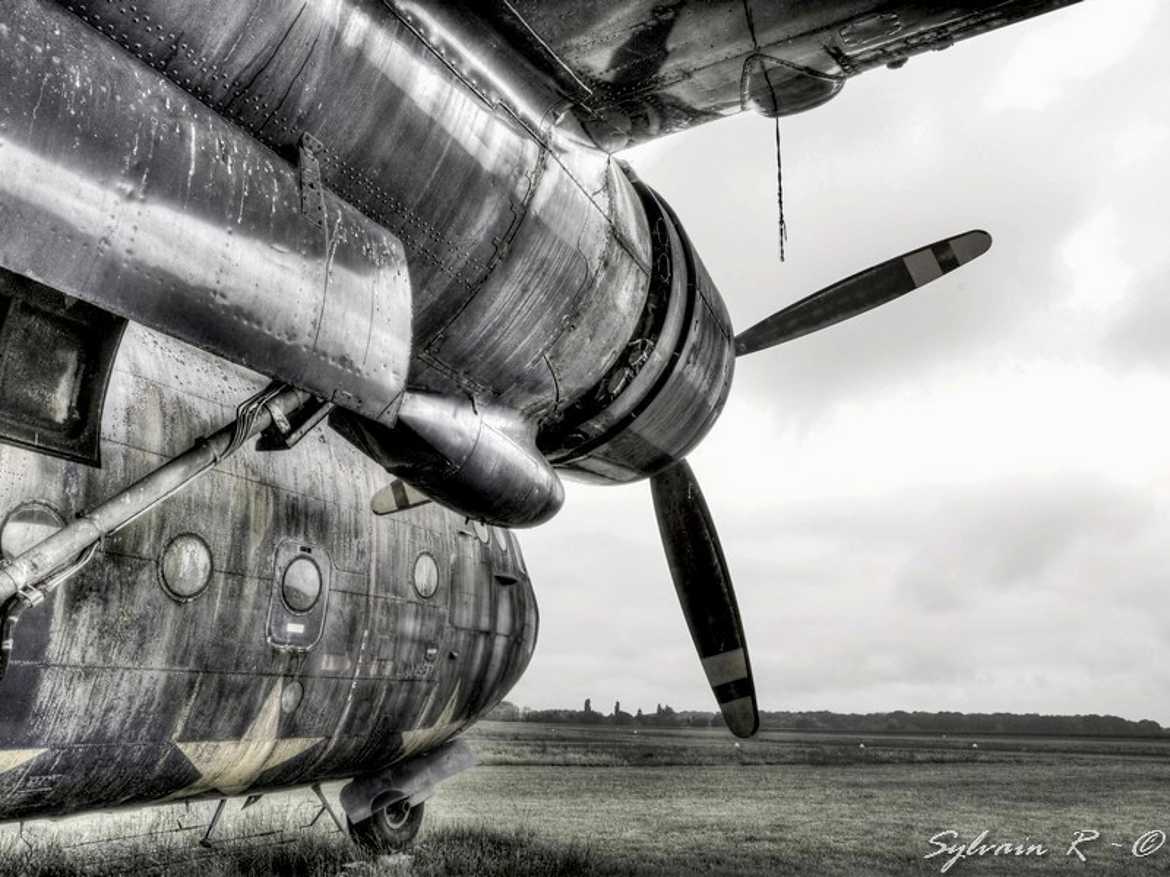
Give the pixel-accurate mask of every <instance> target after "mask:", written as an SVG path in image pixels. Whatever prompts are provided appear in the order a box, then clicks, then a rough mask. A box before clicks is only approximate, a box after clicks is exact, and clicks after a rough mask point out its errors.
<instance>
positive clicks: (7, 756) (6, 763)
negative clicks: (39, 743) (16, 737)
mask: <svg viewBox="0 0 1170 877" xmlns="http://www.w3.org/2000/svg"><path fill="white" fill-rule="evenodd" d="M47 751H48V750H47V749H0V773H8V771H10V770H16V769H17V768H18V767H20V766H21V765H23V764H28V762H30V761H32V760H33V759H34V758H36V757H37V756H38V755H40V754H41V753H42V752H47Z"/></svg>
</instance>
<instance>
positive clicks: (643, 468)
mask: <svg viewBox="0 0 1170 877" xmlns="http://www.w3.org/2000/svg"><path fill="white" fill-rule="evenodd" d="M1063 2H1064V0H1016V2H1008V3H1000V4H966V5H962V4H960V5H959V6H957V7H955V8H951V6H947V7H946V8H945V9H944V8H942V6H939V8H938V9H935V6H936V4H923V3H912V2H906V3H901V4H882V3H878V2H877V0H850V2H847V3H842V4H841V8H840V10H838V11H839V12H840V15H839V16H838V15H836V14H835V13H833V10H831V9H830V10H827V11H826V10H825V9H822V8H821V7H824V6H826V4H798V7H799V8H798V11H797V13H793V14H792V15H789V13H788V11H787V10H788V7H784V8H783V9H781V7H780V6H775V7H774V8H772V7H769V10H770V11H765V12H763V13H761V15H760V17H759V19H758V20H757V22H756V24H757V25H758V28H757V27H755V26H753V25H752V21H751V16H750V10H749V9H748V7H749V6H750V4H739V3H731V2H725V0H721V2H714V3H710V4H697V3H694V4H687V3H674V4H657V3H651V2H649V0H647V2H641V0H639V2H634V3H629V4H627V5H628V8H627V9H626V10H625V11H624V12H622V13H621V14H617V13H614V12H613V11H612V10H609V12H608V13H607V12H606V10H605V9H601V10H600V11H598V10H593V11H591V10H590V9H589V8H588V7H589V6H590V5H589V4H563V3H559V2H558V3H555V4H548V5H545V6H543V7H542V6H541V5H539V4H534V3H527V2H525V3H517V4H515V5H513V4H502V5H500V4H484V8H482V9H476V4H470V3H469V4H457V3H437V2H435V3H426V2H414V0H384V2H379V0H309V2H306V3H296V4H294V3H288V2H286V0H248V2H241V0H189V2H176V0H136V2H134V3H110V2H105V0H60V2H52V0H9V2H7V3H4V4H2V5H0V269H2V272H0V281H3V284H4V285H5V289H6V290H9V291H11V289H16V288H17V287H21V288H22V289H24V290H25V292H28V293H29V294H30V295H32V299H30V301H33V302H34V304H35V300H40V299H37V296H42V299H43V295H42V293H43V291H44V290H48V295H49V298H50V299H52V298H53V296H56V295H58V294H64V296H63V297H62V298H61V299H60V301H56V300H53V301H49V300H48V299H43V300H40V304H37V305H36V306H35V307H34V306H30V309H27V310H22V307H23V306H16V305H13V304H11V303H0V318H2V320H0V321H2V322H3V326H2V327H0V340H2V341H3V344H2V346H0V441H2V443H0V515H4V516H6V518H7V519H9V520H17V519H19V521H20V522H21V524H20V527H18V528H17V530H15V531H12V532H16V533H17V534H18V535H20V537H21V538H16V537H15V536H14V537H13V538H12V540H10V542H12V544H10V545H8V546H7V547H5V546H3V545H0V548H4V551H5V552H6V559H11V556H12V555H11V551H15V550H23V548H27V547H28V546H27V544H26V543H27V542H28V541H29V539H31V536H30V534H32V535H35V534H36V533H37V532H38V529H37V528H38V527H39V528H41V530H42V531H43V532H42V533H41V535H42V537H44V535H45V534H46V533H47V532H50V531H51V529H52V526H53V525H54V521H57V522H63V521H64V520H67V519H69V518H70V517H72V516H73V515H75V514H77V513H79V512H81V511H84V510H86V509H89V508H92V507H93V506H94V505H95V504H97V503H99V502H101V501H103V500H106V499H107V498H109V497H110V496H111V495H114V494H117V493H118V491H120V490H122V489H123V488H125V487H126V485H127V484H129V483H130V482H133V481H134V480H135V479H137V478H138V477H139V476H141V475H143V474H144V473H146V472H148V471H150V470H152V469H153V468H155V467H156V466H158V465H159V464H160V463H161V462H162V461H163V460H164V459H166V458H168V457H170V456H172V455H174V454H176V453H178V452H179V451H180V450H182V449H184V448H187V447H188V446H189V445H190V444H191V443H192V442H193V441H194V440H195V439H196V438H197V437H198V436H200V435H205V434H207V433H208V432H209V431H210V430H211V429H213V428H215V427H218V426H221V425H222V424H224V423H225V422H226V421H229V420H230V419H231V413H232V412H233V411H234V410H235V406H236V405H237V404H239V403H240V402H241V401H242V400H243V399H245V398H246V397H248V396H250V395H252V394H253V392H254V391H256V390H257V389H258V388H260V387H261V386H262V385H263V384H264V383H265V379H266V378H271V379H275V380H277V381H279V382H281V383H283V384H286V385H289V386H290V387H291V388H292V389H291V390H287V392H290V393H303V394H308V393H311V394H313V395H314V396H316V397H318V402H319V404H321V405H322V406H325V405H326V404H334V405H336V406H337V407H336V409H334V410H333V413H332V414H331V415H330V421H329V422H330V424H331V426H332V428H327V427H326V426H325V425H324V423H322V424H320V425H319V426H318V427H317V428H316V429H315V431H313V432H311V433H310V434H309V435H308V437H307V438H305V439H304V440H303V441H301V442H300V443H299V444H296V445H295V446H294V447H292V448H291V449H289V450H286V451H281V452H267V453H258V452H252V451H250V450H249V451H247V452H244V453H240V454H238V455H236V456H233V457H231V458H230V459H227V460H226V461H224V462H221V463H220V464H219V465H218V466H216V468H215V469H214V470H213V471H211V473H210V474H207V475H204V476H202V477H201V478H200V479H199V480H198V481H196V482H194V483H192V484H191V485H190V486H189V487H187V488H186V489H185V490H184V491H183V492H182V493H179V494H177V495H175V496H173V497H171V498H169V499H167V500H166V501H165V502H163V503H162V504H160V505H158V506H157V507H155V508H153V509H152V510H150V511H148V512H146V513H145V514H143V515H142V516H141V517H138V518H137V519H135V520H133V522H132V523H131V524H129V525H128V526H126V527H125V528H124V529H121V530H119V531H118V532H117V533H116V534H114V535H112V536H110V537H109V538H106V539H105V540H104V541H103V542H102V544H101V546H100V548H99V549H98V550H97V552H96V554H95V555H94V556H93V558H92V560H91V561H90V562H89V563H88V565H87V566H85V567H84V568H83V569H82V570H81V572H79V573H77V574H76V575H75V576H74V577H73V578H72V579H71V580H69V581H68V583H67V584H66V585H64V586H63V587H61V588H59V589H58V590H56V591H54V592H53V594H52V596H51V597H50V598H49V599H48V600H47V601H46V602H45V603H43V604H41V605H34V606H33V608H30V610H29V611H28V612H25V613H23V615H22V616H21V620H20V624H19V626H18V628H17V629H16V631H15V634H14V635H13V637H12V638H13V647H12V648H11V650H10V652H11V660H9V661H8V663H7V666H6V667H2V673H3V676H2V679H0V819H18V818H25V817H30V816H35V815H45V814H65V813H69V812H74V811H77V810H81V809H87V808H94V807H111V806H120V805H131V804H137V803H144V802H149V801H159V800H172V799H176V798H182V797H189V796H196V795H218V794H236V793H240V792H244V791H247V792H253V793H255V792H257V791H260V790H264V789H268V788H277V787H283V786H289V785H296V784H302V783H309V782H316V781H320V780H325V779H332V778H340V777H353V776H357V775H363V774H366V775H368V774H375V773H377V772H378V771H380V770H382V769H383V768H385V767H387V766H389V765H391V764H393V763H395V762H400V761H402V760H403V759H406V758H408V757H410V756H412V755H416V754H419V753H423V752H426V751H428V750H431V749H434V747H436V746H438V745H440V744H441V743H443V742H444V741H446V740H448V739H449V738H451V737H453V736H454V735H456V734H457V733H458V732H459V731H460V730H461V729H463V728H464V727H466V726H467V724H469V723H470V722H472V721H474V720H475V718H476V717H477V716H479V715H481V714H482V713H483V712H484V711H485V710H486V709H488V708H489V707H490V706H491V705H492V704H494V703H495V702H496V701H498V700H499V699H500V698H502V697H503V695H504V694H505V693H506V692H507V690H508V689H509V688H510V687H511V686H512V684H514V682H515V681H516V679H517V678H518V677H519V675H520V674H521V673H522V672H523V670H524V667H525V666H526V664H527V662H528V660H529V658H530V656H531V653H532V649H533V646H534V642H535V636H536V625H537V622H536V606H535V602H534V600H533V596H532V590H531V585H530V582H529V580H528V576H527V573H526V571H525V569H524V566H523V561H522V560H521V558H520V554H519V549H518V546H517V544H516V542H515V539H514V538H513V537H512V535H511V533H510V532H509V531H508V530H506V529H501V528H498V527H490V526H487V525H485V524H483V523H480V522H479V521H483V520H487V521H495V522H500V523H507V524H508V525H511V526H527V525H532V524H535V523H539V522H540V521H542V520H544V519H546V518H547V517H549V516H550V515H551V514H554V513H555V512H556V510H557V509H558V508H559V506H560V503H561V501H562V499H563V490H562V489H561V485H560V481H559V479H558V475H557V472H568V473H572V474H575V475H578V476H580V477H584V478H589V479H594V480H600V481H607V482H625V481H630V480H634V479H637V478H643V477H646V476H648V475H652V474H654V473H656V472H659V471H661V470H663V469H664V468H665V467H667V466H669V465H670V464H671V463H673V462H674V461H677V460H679V459H681V458H682V457H684V456H685V455H686V453H687V452H688V451H689V450H690V449H691V448H692V447H694V445H695V444H696V443H697V442H698V441H699V440H701V438H702V437H703V436H704V435H705V434H706V432H707V431H708V430H709V429H710V427H711V425H712V424H713V422H714V420H715V418H716V417H717V416H718V414H719V412H720V410H721V409H722V406H723V404H724V401H725V399H726V396H727V392H728V389H729V387H730V382H731V377H732V368H733V362H734V350H733V334H732V331H731V327H730V324H729V321H728V316H727V311H726V308H725V307H724V305H723V302H722V300H721V298H720V296H719V293H718V291H717V290H716V288H715V285H714V283H713V282H712V280H711V278H710V277H709V275H708V274H707V272H706V270H705V269H704V267H703V264H702V262H701V260H700V259H699V257H698V255H697V254H696V252H695V249H694V247H693V246H692V245H691V243H690V241H689V240H688V239H687V236H686V234H685V232H684V231H683V229H682V228H681V225H680V223H679V222H678V219H677V217H675V216H674V214H673V213H672V212H671V210H670V209H669V207H667V206H666V205H665V204H664V203H662V201H661V200H660V199H659V198H658V197H657V195H656V194H655V193H654V192H653V191H652V190H650V189H649V188H648V187H646V186H645V185H643V184H642V183H641V182H639V181H637V180H636V179H634V178H633V176H632V174H631V173H630V172H629V171H628V169H627V168H625V167H624V166H623V165H622V164H621V163H620V162H619V161H617V160H616V159H614V158H613V157H612V156H611V155H609V154H608V153H607V152H606V151H605V149H604V148H602V147H606V146H610V147H615V148H616V147H617V146H620V145H624V144H626V143H629V142H638V141H641V140H645V139H649V138H650V137H652V136H655V134H656V133H659V132H662V131H668V130H674V129H676V128H679V127H685V126H686V125H687V124H690V123H692V122H694V121H701V120H703V119H706V118H714V117H715V116H717V115H724V114H727V113H730V112H732V111H734V110H735V109H736V108H738V109H744V108H754V109H757V110H760V111H762V112H765V113H767V114H770V115H778V114H784V113H786V112H791V111H797V110H800V109H804V108H807V107H811V106H815V105H817V104H818V103H820V102H822V101H823V100H827V99H829V98H830V97H832V95H834V94H836V93H837V91H838V90H839V89H840V87H841V84H842V82H843V79H844V78H845V77H846V76H847V75H850V74H851V73H852V72H856V71H858V70H861V69H866V68H868V67H871V66H875V65H877V64H879V63H887V62H900V61H901V60H904V58H905V57H906V56H908V55H909V54H912V53H914V52H916V51H921V50H925V49H926V48H931V47H935V46H937V45H941V44H944V43H945V42H946V41H948V40H950V39H952V38H959V37H961V36H963V35H967V34H969V33H972V32H979V31H980V30H981V29H986V28H988V27H992V26H998V24H1000V23H1006V21H1008V20H1014V19H1015V18H1018V17H1022V16H1023V15H1028V14H1034V13H1035V12H1037V11H1042V10H1043V9H1045V8H1049V7H1051V6H1054V5H1062V3H1063ZM601 5H602V6H604V5H605V4H601ZM828 5H830V6H831V5H832V4H828ZM980 5H988V6H994V7H995V8H994V9H990V11H981V10H980V9H978V8H976V7H979V6H980ZM886 6H891V7H894V6H896V7H898V9H897V10H895V11H886V12H881V10H882V9H885V8H886ZM967 7H971V8H967ZM472 10H475V11H472ZM745 11H747V12H748V13H749V14H748V15H747V20H746V21H745V17H744V16H745ZM879 13H880V14H879ZM900 16H901V17H900ZM595 18H596V19H601V20H597V21H595V20H593V19H595ZM643 19H644V20H643ZM533 24H535V25H536V26H537V27H539V28H540V29H541V31H543V32H545V33H546V34H548V35H549V37H550V40H549V41H547V42H546V41H544V40H542V39H541V38H540V37H539V35H538V34H537V32H536V31H535V30H533V27H532V26H533ZM676 26H677V27H678V28H679V32H678V39H677V40H676V44H677V45H678V46H681V47H684V48H686V51H681V52H676V53H675V54H674V55H672V54H671V51H670V49H669V48H668V43H669V42H670V37H671V34H672V32H673V29H674V28H675V27H676ZM716 26H717V33H715V32H713V31H712V28H716ZM595 27H596V28H600V35H598V36H596V37H593V36H590V34H591V33H592V32H593V31H592V29H593V28H595ZM798 36H799V37H800V39H799V40H798V39H796V38H797V37H798ZM725 44H726V45H725ZM591 47H592V48H591ZM786 47H789V48H791V47H795V49H796V50H798V51H797V52H796V54H795V55H793V56H792V57H791V58H788V59H777V58H774V57H769V56H767V54H766V52H778V53H781V54H783V52H784V51H785V50H786ZM521 49H522V50H521ZM602 55H604V56H605V57H604V58H602V57H601V56H602ZM562 56H564V57H568V58H570V60H572V61H573V62H574V63H575V64H577V65H578V69H579V70H580V71H581V75H583V76H585V77H586V78H587V79H588V80H589V82H592V83H593V87H590V85H589V84H588V83H587V82H585V81H584V80H582V79H580V78H579V77H578V76H577V74H576V73H575V72H574V71H573V70H571V69H569V68H568V66H567V65H566V64H565V62H564V58H563V57H562ZM729 70H730V71H731V73H730V74H728V71H729ZM566 74H567V76H568V84H567V85H566V81H567V80H566ZM716 79H718V80H719V81H718V82H716V81H715V80H716ZM583 95H584V96H583ZM704 103H705V106H701V105H700V104H704ZM781 104H782V105H781ZM13 278H16V279H15V280H14V279H13ZM13 284H15V285H13ZM22 284H23V287H22V286H21V285H22ZM38 284H40V285H42V286H38ZM9 287H11V289H9ZM36 289H40V290H42V292H36V291H35V290H36ZM29 290H32V292H29ZM0 292H3V294H4V295H5V296H7V295H8V292H4V290H0ZM15 294H16V293H14V295H15ZM23 294H24V293H23V292H22V293H20V294H19V295H23ZM19 295H17V298H14V299H12V301H17V300H18V299H19ZM4 301H5V302H8V299H7V298H5V300H4ZM46 302H47V303H46ZM78 302H81V303H82V304H78ZM42 305H43V307H42ZM38 308H40V309H39V310H38ZM86 308H89V309H90V310H86ZM125 320H128V321H130V325H129V327H128V328H127V329H126V334H125V338H124V339H123V341H122V345H121V348H120V350H118V347H117V342H118V336H119V333H120V332H121V331H122V327H123V325H124V321H125ZM13 327H18V328H19V327H26V328H27V327H31V328H28V331H29V332H31V331H33V330H34V329H35V330H36V331H37V332H42V333H43V337H40V336H37V337H33V336H32V335H28V336H27V337H23V338H22V339H18V340H17V341H15V342H14V341H13V337H14V334H13V333H14V332H16V331H17V329H15V328H13ZM115 352H117V355H116V357H115ZM107 378H108V379H109V392H108V395H107V396H106V397H105V400H104V406H103V393H102V390H103V389H104V387H105V385H106V380H107ZM322 410H324V408H322ZM99 463H100V467H99V466H98V464H99ZM387 471H389V472H392V473H394V474H395V475H397V476H399V477H401V478H402V479H403V480H405V481H406V482H408V483H410V484H411V485H413V486H414V487H415V488H417V489H420V490H423V491H424V492H425V493H426V494H427V495H428V496H430V497H431V498H432V499H434V500H436V502H435V503H433V504H430V505H425V506H423V507H421V508H418V509H416V510H413V511H404V512H399V513H397V514H394V515H391V516H386V517H378V516H375V515H373V514H371V509H370V497H371V496H373V495H374V494H375V493H376V492H377V491H379V490H380V489H381V488H383V487H385V486H386V482H387V475H386V472H387ZM444 506H446V509H445V508H444ZM447 509H454V510H458V513H457V512H455V511H449V510H447ZM14 514H15V515H16V517H15V518H14V517H13V515H14ZM472 519H476V520H477V522H476V523H471V520H472ZM2 536H3V533H2V532H0V537H2ZM3 541H4V540H3V538H0V542H3ZM18 543H19V546H20V548H19V549H18V548H14V547H13V545H17V544H18ZM33 544H36V543H35V542H34V543H33ZM26 566H27V564H26ZM204 573H206V575H204ZM306 577H308V578H306ZM314 582H315V584H314ZM196 585H198V587H196ZM4 587H5V584H4V582H3V581H0V595H2V596H3V597H4V598H5V599H7V597H9V596H11V595H12V594H13V593H15V592H16V591H14V590H13V589H14V588H15V589H17V590H19V588H20V587H21V586H20V585H17V584H13V585H11V586H9V590H8V591H4ZM314 588H316V590H314ZM21 593H23V592H21ZM314 593H315V594H316V598H315V599H314V600H312V601H310V600H309V599H308V597H309V596H312V595H313V594H314ZM13 599H14V600H15V599H17V598H16V597H13ZM8 633H12V631H10V630H9V631H8ZM0 652H3V654H7V653H8V652H4V651H3V650H0ZM0 663H2V662H0ZM367 803H368V802H367ZM367 809H368V808H367Z"/></svg>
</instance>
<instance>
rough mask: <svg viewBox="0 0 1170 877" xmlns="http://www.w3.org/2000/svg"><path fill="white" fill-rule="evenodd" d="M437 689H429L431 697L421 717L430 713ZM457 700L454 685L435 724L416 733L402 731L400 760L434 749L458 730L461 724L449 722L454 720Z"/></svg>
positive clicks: (457, 688)
mask: <svg viewBox="0 0 1170 877" xmlns="http://www.w3.org/2000/svg"><path fill="white" fill-rule="evenodd" d="M437 691H438V688H437V687H436V688H432V689H431V696H430V697H428V698H427V703H426V706H424V707H423V711H422V715H424V716H425V715H426V714H427V713H429V712H430V711H431V705H432V704H433V703H434V702H435V693H436V692H437ZM458 699H459V684H458V683H456V684H455V690H454V691H452V692H451V698H450V699H449V700H448V701H447V704H446V706H444V707H443V711H442V712H441V713H439V716H438V718H437V719H435V724H434V725H433V726H432V727H430V728H420V729H419V730H417V731H403V732H402V756H401V757H402V758H408V757H409V756H411V755H414V754H415V753H416V752H424V751H426V750H427V749H434V748H435V747H436V746H438V745H439V744H440V743H442V742H443V741H444V740H446V739H447V738H448V737H452V736H454V735H455V733H456V732H457V731H458V730H459V728H460V726H461V725H462V724H463V723H462V722H453V721H451V720H452V719H453V718H455V702H456V701H457V700H458Z"/></svg>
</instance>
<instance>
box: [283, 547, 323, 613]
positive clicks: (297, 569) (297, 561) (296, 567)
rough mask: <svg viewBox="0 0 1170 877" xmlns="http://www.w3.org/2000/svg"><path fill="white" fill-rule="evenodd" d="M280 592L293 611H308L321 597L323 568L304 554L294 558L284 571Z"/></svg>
mask: <svg viewBox="0 0 1170 877" xmlns="http://www.w3.org/2000/svg"><path fill="white" fill-rule="evenodd" d="M280 593H281V595H282V596H283V597H284V603H285V605H286V606H288V608H289V609H291V610H292V611H293V612H308V611H309V610H310V609H312V608H313V607H314V606H316V605H317V601H318V600H319V599H321V570H320V569H318V568H317V564H316V563H314V562H313V561H312V560H310V559H309V558H308V557H305V556H304V555H301V556H300V557H297V558H294V559H293V562H292V563H290V564H289V565H288V567H287V568H286V569H285V571H284V578H283V579H281V582H280Z"/></svg>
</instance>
